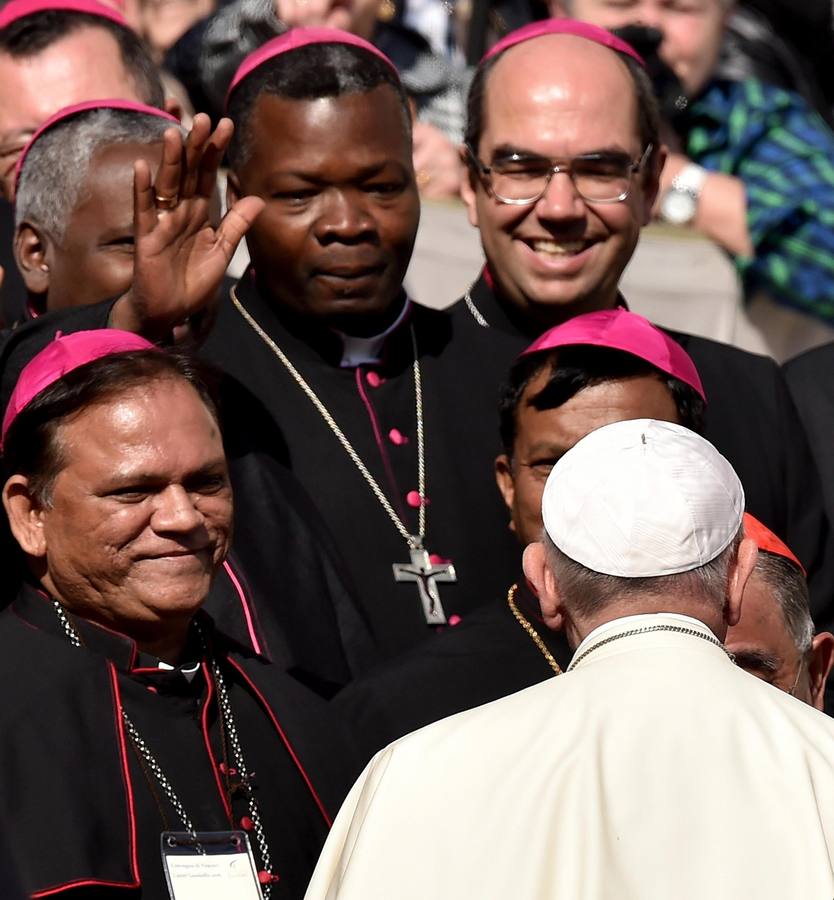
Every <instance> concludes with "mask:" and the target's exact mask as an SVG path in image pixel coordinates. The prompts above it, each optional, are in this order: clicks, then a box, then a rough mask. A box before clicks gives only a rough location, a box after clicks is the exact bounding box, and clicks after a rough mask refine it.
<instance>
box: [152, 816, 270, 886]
mask: <svg viewBox="0 0 834 900" xmlns="http://www.w3.org/2000/svg"><path fill="white" fill-rule="evenodd" d="M161 845H162V867H163V869H164V870H165V880H166V881H167V882H168V893H169V894H170V897H171V900H263V894H262V893H261V886H260V884H259V882H258V872H257V869H256V868H255V859H254V857H253V856H252V848H251V847H250V846H249V838H248V836H247V834H246V832H245V831H204V832H197V834H196V835H194V834H191V833H190V832H188V831H163V832H162V838H161Z"/></svg>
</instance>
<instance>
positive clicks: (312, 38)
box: [226, 28, 399, 106]
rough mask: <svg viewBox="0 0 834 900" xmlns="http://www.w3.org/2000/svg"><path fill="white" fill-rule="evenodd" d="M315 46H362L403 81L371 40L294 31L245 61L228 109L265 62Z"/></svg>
mask: <svg viewBox="0 0 834 900" xmlns="http://www.w3.org/2000/svg"><path fill="white" fill-rule="evenodd" d="M312 44H347V45H348V46H351V47H359V48H360V49H361V50H365V51H366V52H367V53H371V54H373V55H374V56H376V57H378V58H379V59H381V60H382V61H383V62H384V63H387V64H388V65H389V66H390V67H391V68H392V69H393V71H394V72H395V73H396V75H397V77H398V78H399V73H398V72H397V67H396V66H395V65H394V63H392V62H391V60H390V59H389V58H388V57H387V56H386V55H385V54H384V53H383V52H382V51H381V50H379V49H378V48H377V47H375V46H374V45H373V44H372V43H370V41H366V40H364V39H363V38H361V37H358V36H357V35H355V34H351V33H350V32H349V31H341V30H340V29H338V28H291V29H290V30H289V31H285V32H284V34H282V35H279V36H278V37H276V38H273V39H272V40H271V41H267V42H266V43H265V44H264V45H263V46H262V47H258V49H257V50H255V51H253V52H252V53H250V54H249V56H247V57H246V59H244V60H243V62H242V63H241V64H240V66H239V67H238V70H237V72H235V75H234V78H232V83H231V84H230V85H229V90H228V92H227V93H226V105H227V106H228V103H229V97H231V96H232V91H234V89H235V88H236V87H237V86H238V85H239V84H240V83H241V81H243V79H244V78H246V77H248V76H249V75H251V74H252V73H253V72H254V71H255V70H256V69H259V68H260V67H261V66H262V65H264V63H267V62H269V60H271V59H275V57H276V56H282V55H283V54H284V53H290V52H291V51H293V50H299V49H301V48H302V47H309V46H310V45H312Z"/></svg>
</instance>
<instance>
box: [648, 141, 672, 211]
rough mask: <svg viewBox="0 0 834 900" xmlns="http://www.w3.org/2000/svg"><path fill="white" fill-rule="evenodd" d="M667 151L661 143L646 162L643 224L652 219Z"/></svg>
mask: <svg viewBox="0 0 834 900" xmlns="http://www.w3.org/2000/svg"><path fill="white" fill-rule="evenodd" d="M667 156H668V151H667V149H666V146H665V144H661V145H660V146H659V147H658V148H657V149H656V150H655V151H654V153H652V155H651V159H650V160H649V161H648V163H647V164H646V170H645V172H644V174H643V176H642V178H643V225H648V224H649V222H651V221H652V218H653V211H654V207H655V204H656V203H657V195H658V193H659V192H660V173H661V172H662V171H663V167H664V166H665V165H666V157H667Z"/></svg>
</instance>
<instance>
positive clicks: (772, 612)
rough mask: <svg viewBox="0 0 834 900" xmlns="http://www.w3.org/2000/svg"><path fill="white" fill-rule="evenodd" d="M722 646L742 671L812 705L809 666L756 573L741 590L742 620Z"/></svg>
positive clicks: (771, 590)
mask: <svg viewBox="0 0 834 900" xmlns="http://www.w3.org/2000/svg"><path fill="white" fill-rule="evenodd" d="M724 643H725V646H726V647H727V649H728V650H729V651H730V652H731V653H733V654H735V657H736V664H737V665H739V666H741V668H743V669H746V670H747V671H748V672H751V673H752V674H753V675H755V676H756V677H757V678H761V679H762V680H763V681H766V682H768V683H769V684H772V685H774V686H775V687H778V688H779V689H780V690H782V691H787V692H789V693H792V694H793V695H794V696H795V697H798V698H799V699H800V700H803V701H804V702H805V703H813V697H812V687H811V673H810V671H809V666H808V662H807V660H806V659H805V658H804V657H803V655H802V654H800V653H799V650H798V649H797V646H796V642H795V641H794V639H793V638H792V637H791V633H790V631H788V627H787V624H786V622H785V617H784V616H783V615H782V610H781V608H780V606H779V600H778V598H777V597H776V596H775V594H774V592H773V588H771V587H770V585H768V584H767V582H766V581H765V580H764V579H763V578H762V577H761V575H759V574H758V573H757V571H756V570H755V569H754V570H753V574H752V575H751V576H750V579H749V580H748V582H747V586H746V587H745V589H744V599H743V602H742V607H741V619H740V620H739V622H738V624H737V625H733V626H732V627H731V628H730V629H729V630H728V631H727V637H726V640H725V642H724Z"/></svg>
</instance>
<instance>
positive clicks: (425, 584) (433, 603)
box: [392, 547, 457, 625]
mask: <svg viewBox="0 0 834 900" xmlns="http://www.w3.org/2000/svg"><path fill="white" fill-rule="evenodd" d="M410 553H411V562H410V563H394V565H393V566H392V568H393V570H394V580H395V581H416V582H417V593H418V594H419V595H420V602H421V603H422V604H423V615H424V616H425V617H426V624H427V625H445V624H446V613H445V612H444V611H443V604H442V603H441V602H440V592H439V591H438V589H437V582H439V581H441V582H447V583H451V582H453V581H457V576H456V575H455V567H454V566H453V565H449V564H447V565H442V566H433V565H432V563H431V560H430V559H429V554H428V551H427V550H424V549H423V548H422V547H412V548H411V550H410Z"/></svg>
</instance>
